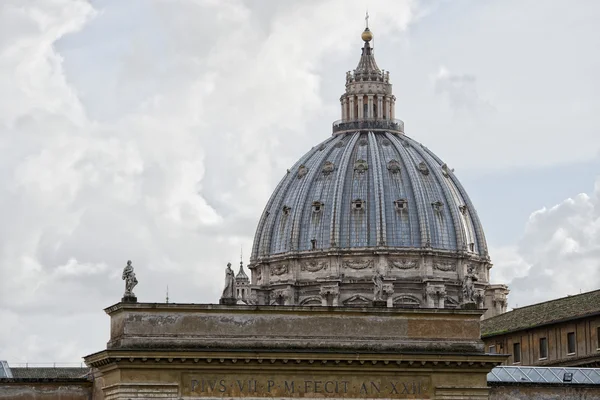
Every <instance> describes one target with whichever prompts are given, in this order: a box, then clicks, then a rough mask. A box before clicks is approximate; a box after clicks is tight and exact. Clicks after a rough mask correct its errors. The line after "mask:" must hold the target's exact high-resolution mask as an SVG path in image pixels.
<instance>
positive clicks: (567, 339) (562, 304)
mask: <svg viewBox="0 0 600 400" xmlns="http://www.w3.org/2000/svg"><path fill="white" fill-rule="evenodd" d="M481 334H482V338H483V340H484V341H485V344H486V348H487V350H488V352H490V353H499V354H508V355H509V358H508V359H507V360H506V364H509V365H532V366H577V367H600V290H595V291H592V292H587V293H582V294H578V295H575V296H568V297H563V298H560V299H556V300H551V301H546V302H543V303H538V304H533V305H531V306H527V307H521V308H517V309H514V310H512V311H509V312H507V313H505V314H502V315H498V316H495V317H493V318H489V319H486V320H484V321H482V324H481Z"/></svg>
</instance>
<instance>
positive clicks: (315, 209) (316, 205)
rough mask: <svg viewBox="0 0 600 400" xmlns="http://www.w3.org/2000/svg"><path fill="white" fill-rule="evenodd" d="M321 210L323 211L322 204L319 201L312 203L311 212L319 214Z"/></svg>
mask: <svg viewBox="0 0 600 400" xmlns="http://www.w3.org/2000/svg"><path fill="white" fill-rule="evenodd" d="M322 209H323V203H321V202H320V201H315V202H313V204H312V210H313V212H314V213H320V212H321V210H322Z"/></svg>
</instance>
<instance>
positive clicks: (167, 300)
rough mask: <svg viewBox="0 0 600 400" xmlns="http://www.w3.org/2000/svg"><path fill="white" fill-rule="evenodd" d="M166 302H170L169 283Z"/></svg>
mask: <svg viewBox="0 0 600 400" xmlns="http://www.w3.org/2000/svg"><path fill="white" fill-rule="evenodd" d="M165 303H167V304H169V285H167V298H166V299H165Z"/></svg>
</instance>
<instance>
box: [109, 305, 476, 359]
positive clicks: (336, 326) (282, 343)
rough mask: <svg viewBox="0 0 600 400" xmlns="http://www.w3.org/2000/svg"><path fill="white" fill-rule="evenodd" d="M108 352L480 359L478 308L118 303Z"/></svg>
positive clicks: (113, 314) (113, 311)
mask: <svg viewBox="0 0 600 400" xmlns="http://www.w3.org/2000/svg"><path fill="white" fill-rule="evenodd" d="M107 312H108V313H109V314H110V315H111V340H110V341H109V343H108V349H112V350H116V349H128V350H130V349H154V350H156V349H165V350H166V349H169V350H175V349H178V350H201V349H211V350H219V349H220V350H232V349H238V350H248V349H254V350H269V351H274V350H279V351H281V350H285V351H292V350H298V349H301V350H302V351H307V350H317V349H318V350H320V351H322V350H327V351H348V350H349V351H351V352H355V351H359V350H360V351H375V352H382V351H393V352H397V351H410V352H415V351H418V352H422V353H423V352H424V353H431V352H443V353H446V354H448V353H465V354H466V353H470V354H483V353H484V348H483V342H482V341H481V339H480V328H479V316H480V315H481V311H480V310H473V311H469V310H445V311H443V312H441V311H439V310H427V309H423V310H400V309H387V308H383V309H375V308H370V309H362V308H357V309H351V308H342V307H334V308H330V307H279V306H258V307H253V306H233V307H227V306H212V305H183V304H143V303H136V304H123V303H121V304H118V305H115V306H114V307H111V308H109V309H107Z"/></svg>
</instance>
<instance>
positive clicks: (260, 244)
mask: <svg viewBox="0 0 600 400" xmlns="http://www.w3.org/2000/svg"><path fill="white" fill-rule="evenodd" d="M332 140H334V138H329V139H327V140H326V141H325V143H327V142H329V141H332ZM315 151H316V150H315V149H314V148H313V149H311V150H309V151H308V152H307V153H306V154H304V156H302V158H300V160H298V161H297V162H296V163H295V164H294V166H293V167H292V169H291V170H290V171H289V173H288V174H287V175H285V176H284V177H283V179H281V181H279V184H278V185H277V187H276V188H275V191H274V192H273V194H272V195H271V198H270V199H269V201H268V202H267V206H266V207H265V210H264V211H263V214H262V216H261V218H260V221H259V223H258V227H257V229H256V236H257V237H256V238H255V240H254V246H253V249H252V259H258V258H260V257H261V256H268V255H269V253H270V249H271V237H272V234H273V229H274V227H275V223H274V221H275V220H276V219H277V216H278V215H277V212H274V211H275V210H278V209H281V208H282V206H283V204H282V203H283V200H284V199H285V196H284V195H285V193H287V191H288V189H289V187H290V185H291V184H292V183H293V182H294V178H295V175H294V174H293V173H292V171H293V170H296V169H298V168H299V167H300V166H301V165H303V164H304V163H305V162H306V160H308V159H309V158H310V157H311V156H312V154H313V153H314V152H315ZM274 205H276V207H273V206H274ZM265 229H266V232H265Z"/></svg>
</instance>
